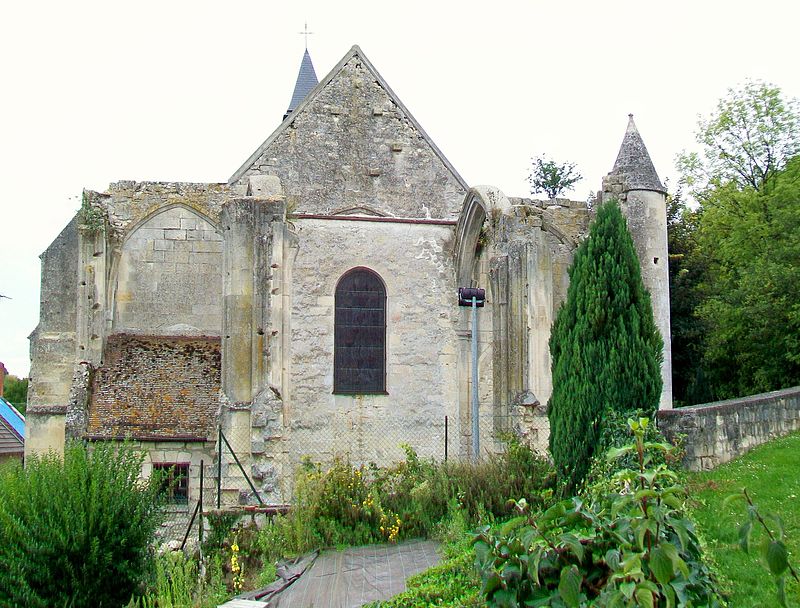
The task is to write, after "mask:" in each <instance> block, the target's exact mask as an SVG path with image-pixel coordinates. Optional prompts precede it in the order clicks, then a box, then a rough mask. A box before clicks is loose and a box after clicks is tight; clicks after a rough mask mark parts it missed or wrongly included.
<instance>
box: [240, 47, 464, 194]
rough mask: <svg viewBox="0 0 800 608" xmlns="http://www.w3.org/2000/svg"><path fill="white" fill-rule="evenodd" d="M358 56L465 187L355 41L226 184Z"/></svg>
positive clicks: (253, 159)
mask: <svg viewBox="0 0 800 608" xmlns="http://www.w3.org/2000/svg"><path fill="white" fill-rule="evenodd" d="M356 56H357V57H358V58H359V59H360V60H361V61H362V62H363V63H364V66H365V67H366V68H367V70H368V71H369V72H370V73H371V74H372V75H373V76H374V77H375V80H376V81H377V82H378V84H379V85H380V86H381V87H382V88H383V89H384V90H385V91H386V94H387V95H388V96H389V97H390V98H391V99H392V101H393V102H394V103H395V104H396V105H397V107H398V108H400V110H401V112H402V113H403V115H404V116H405V117H406V118H407V119H408V120H409V121H410V122H411V124H412V125H413V127H414V128H415V129H416V130H417V131H418V132H419V134H420V135H421V136H422V138H423V139H424V140H425V141H426V142H427V144H428V145H429V146H430V147H431V149H432V150H433V152H434V154H435V155H436V156H437V157H438V158H439V159H440V160H441V161H442V163H443V164H444V165H445V167H447V169H448V170H449V171H450V172H451V173H452V174H453V177H455V178H456V180H457V181H458V182H459V184H461V186H462V187H463V188H464V190H468V189H469V187H468V186H467V183H466V181H464V178H463V177H461V175H460V174H459V173H458V171H456V169H455V167H453V165H452V164H451V163H450V161H449V160H447V157H446V156H445V155H444V154H443V153H442V151H441V150H440V149H439V147H438V146H437V145H436V144H435V143H434V142H433V140H432V139H431V138H430V136H429V135H428V134H427V133H426V132H425V129H423V128H422V126H421V125H420V124H419V122H417V120H416V119H415V118H414V116H413V115H412V114H411V112H409V111H408V108H406V106H405V104H403V102H402V101H400V98H399V97H398V96H397V94H396V93H395V92H394V91H393V90H392V88H391V87H390V86H389V84H388V83H387V82H386V80H384V78H383V76H381V74H380V72H378V70H377V69H375V66H374V65H372V62H371V61H370V60H369V59H368V58H367V56H366V55H365V54H364V51H362V50H361V47H359V46H358V45H357V44H354V45H353V46H352V47H351V48H350V50H349V51H348V52H347V53H345V55H344V57H342V58H341V60H339V63H337V64H336V66H334V68H333V69H332V70H331V71H330V72H328V74H327V75H326V76H325V78H323V79H322V80H321V81H320V82H319V83H318V84H317V85H316V86H315V87H314V88H313V89H312V90H311V91H310V92H309V93H308V94H307V95H306V96H305V98H304V99H303V100H302V101H301V102H300V103H299V104H298V105H297V107H296V108H295V109H294V111H293V112H291V113H290V114H288V115H287V116H286V117H285V118H284V120H283V122H282V123H281V124H280V125H279V126H278V128H277V129H275V131H273V132H272V134H271V135H270V136H269V137H268V138H267V139H266V140H265V141H264V143H262V144H261V145H260V146H259V147H258V148H257V149H256V151H255V152H253V154H251V155H250V157H249V158H248V159H247V160H246V161H245V162H244V164H242V166H241V167H239V169H237V170H236V172H235V173H234V174H233V175H231V177H230V178H229V179H228V184H233V183H234V182H236V181H237V180H238V179H240V178H241V177H242V176H243V175H244V174H245V173H246V172H247V170H248V169H250V167H252V166H253V164H254V163H255V162H256V161H257V160H258V159H259V158H260V157H261V155H262V154H263V153H264V151H265V150H266V149H267V148H269V146H270V145H272V143H273V142H274V141H275V140H276V139H277V138H278V136H279V135H280V134H281V133H283V132H284V131H285V130H286V129H288V128H289V125H290V124H291V123H292V121H293V120H294V118H295V117H296V116H297V115H298V114H299V113H300V112H302V111H303V109H305V107H306V106H307V105H309V104H310V103H311V102H312V101H313V100H314V98H315V97H316V96H317V95H318V94H319V92H320V91H321V90H323V89H324V88H325V87H326V86H327V85H328V84H329V83H330V82H331V81H332V80H333V79H334V78H335V77H336V76H337V75H338V74H339V73H340V72H341V71H342V69H344V66H345V65H347V63H348V62H349V61H350V60H351V59H353V58H354V57H356Z"/></svg>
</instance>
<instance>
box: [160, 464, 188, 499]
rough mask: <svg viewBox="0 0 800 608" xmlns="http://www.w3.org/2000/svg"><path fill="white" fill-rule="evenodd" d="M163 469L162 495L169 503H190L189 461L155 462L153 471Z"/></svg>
mask: <svg viewBox="0 0 800 608" xmlns="http://www.w3.org/2000/svg"><path fill="white" fill-rule="evenodd" d="M156 471H161V472H162V473H161V495H162V496H163V497H164V498H165V499H166V501H167V502H168V503H171V504H174V505H185V504H188V503H189V463H188V462H154V463H153V472H156Z"/></svg>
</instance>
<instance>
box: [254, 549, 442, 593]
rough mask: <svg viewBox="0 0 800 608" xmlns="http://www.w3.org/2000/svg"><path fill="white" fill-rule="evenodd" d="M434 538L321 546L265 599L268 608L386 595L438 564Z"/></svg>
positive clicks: (403, 586)
mask: <svg viewBox="0 0 800 608" xmlns="http://www.w3.org/2000/svg"><path fill="white" fill-rule="evenodd" d="M437 547H438V543H436V542H434V541H429V540H415V541H409V542H406V543H401V544H398V545H371V546H366V547H352V548H349V549H345V550H344V551H326V552H325V553H322V554H321V555H320V556H319V557H318V558H317V559H316V561H315V562H314V564H313V565H312V566H311V567H310V568H309V569H308V570H307V571H306V572H305V573H304V574H303V575H302V576H301V577H300V578H299V579H297V580H296V581H295V582H294V583H293V584H292V585H291V586H290V587H288V588H287V589H285V590H283V591H282V592H280V593H279V594H277V595H275V596H273V597H272V598H271V599H270V600H269V606H270V608H357V607H360V606H362V605H363V604H366V603H367V602H372V601H375V600H383V599H389V598H390V597H392V596H393V595H397V594H398V593H401V592H402V591H404V590H405V588H406V579H407V578H408V577H409V576H411V575H412V574H416V573H417V572H421V571H423V570H426V569H428V568H430V567H431V566H434V565H436V564H437V563H439V560H440V557H439V554H438V553H437V552H436V549H437Z"/></svg>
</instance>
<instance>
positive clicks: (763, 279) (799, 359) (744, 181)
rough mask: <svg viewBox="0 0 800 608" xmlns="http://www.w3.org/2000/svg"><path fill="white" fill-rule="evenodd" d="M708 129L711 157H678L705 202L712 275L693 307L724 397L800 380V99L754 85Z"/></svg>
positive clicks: (708, 370)
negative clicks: (799, 307) (798, 295)
mask: <svg viewBox="0 0 800 608" xmlns="http://www.w3.org/2000/svg"><path fill="white" fill-rule="evenodd" d="M698 127H699V128H698V131H697V141H698V142H699V143H700V144H701V146H702V150H701V153H699V154H697V153H694V154H683V155H682V156H681V157H679V159H678V168H679V170H680V171H681V172H682V182H683V183H684V184H686V185H687V186H688V187H689V188H690V190H691V193H692V194H693V196H694V198H695V200H696V201H697V203H698V204H699V206H698V208H697V209H696V210H695V211H694V212H693V214H692V215H693V218H694V222H695V223H694V225H693V228H692V234H693V240H694V241H695V244H694V245H692V246H693V247H694V250H693V252H692V257H693V260H692V261H693V263H694V262H699V264H700V265H701V266H702V274H703V276H702V277H701V278H700V280H699V281H697V282H696V283H694V284H693V285H691V286H690V288H691V289H690V297H694V296H697V295H698V294H699V295H700V297H701V301H700V302H699V303H697V304H696V305H694V304H693V305H694V309H695V316H696V318H697V319H698V320H699V322H700V323H701V324H703V327H704V331H705V333H704V335H703V336H702V338H701V341H698V343H700V344H702V347H701V348H702V351H703V353H702V365H701V366H700V367H698V368H696V369H697V370H699V371H700V372H703V374H702V375H703V379H704V380H705V384H706V393H707V394H709V395H712V396H713V397H714V398H718V399H722V398H727V397H737V396H742V395H746V394H752V393H756V392H761V391H766V390H774V389H778V388H782V387H785V386H789V385H792V384H797V383H800V372H798V364H800V345H799V344H798V343H799V342H800V333H799V332H798V329H799V325H800V324H799V323H798V314H799V313H798V311H797V304H796V302H795V300H796V296H795V294H796V293H797V289H798V283H799V282H800V277H799V276H798V272H800V271H799V270H798V269H799V268H800V266H799V265H798V261H799V260H798V246H797V240H798V236H800V234H799V233H798V227H797V226H798V221H800V215H798V214H799V213H800V210H798V205H797V200H798V197H800V185H799V184H798V181H799V179H798V173H799V171H800V170H799V169H798V163H799V162H800V161H798V159H797V156H798V154H800V129H799V128H798V127H800V112H799V111H798V103H797V101H796V100H794V99H785V98H784V97H783V96H782V94H781V91H780V89H778V88H777V87H775V86H773V85H769V84H765V83H762V82H749V83H747V84H746V85H744V86H742V87H739V88H737V89H730V90H729V94H728V96H727V97H726V98H725V99H723V100H721V101H720V102H719V104H718V106H717V109H716V111H715V112H714V113H712V114H711V115H710V116H709V117H707V118H702V119H701V120H700V121H699V123H698ZM672 244H673V243H672V242H671V245H672ZM692 290H695V291H694V292H693V295H692ZM676 293H677V289H676V290H675V291H673V292H672V297H673V298H675V297H676ZM673 308H675V306H674V303H673ZM676 319H677V320H678V321H680V320H681V317H680V315H675V316H673V327H674V323H675V321H676ZM696 346H697V344H695V347H696ZM673 350H674V351H675V350H679V349H675V347H674V344H673ZM684 371H685V370H684ZM684 380H687V381H690V380H691V379H685V378H684Z"/></svg>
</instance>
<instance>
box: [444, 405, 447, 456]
mask: <svg viewBox="0 0 800 608" xmlns="http://www.w3.org/2000/svg"><path fill="white" fill-rule="evenodd" d="M444 461H445V462H447V416H445V417H444Z"/></svg>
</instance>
